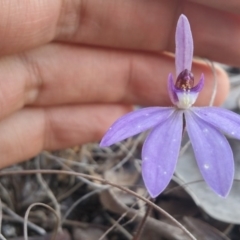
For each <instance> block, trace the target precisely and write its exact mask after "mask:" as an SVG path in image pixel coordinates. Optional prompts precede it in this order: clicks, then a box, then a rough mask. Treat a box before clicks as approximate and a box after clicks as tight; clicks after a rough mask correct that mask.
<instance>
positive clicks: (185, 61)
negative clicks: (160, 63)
mask: <svg viewBox="0 0 240 240" xmlns="http://www.w3.org/2000/svg"><path fill="white" fill-rule="evenodd" d="M175 41H176V51H175V54H176V56H175V64H176V71H177V76H178V75H179V74H180V73H181V72H182V71H183V70H185V69H187V70H189V71H191V68H192V58H193V38H192V32H191V28H190V25H189V22H188V19H187V17H186V16H184V15H183V14H182V15H181V16H180V17H179V19H178V22H177V29H176V36H175Z"/></svg>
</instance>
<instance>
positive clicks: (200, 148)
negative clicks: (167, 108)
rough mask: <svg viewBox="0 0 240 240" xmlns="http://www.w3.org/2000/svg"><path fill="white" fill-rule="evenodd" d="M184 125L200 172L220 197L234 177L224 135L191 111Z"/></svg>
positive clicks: (231, 156) (228, 187) (230, 156)
mask: <svg viewBox="0 0 240 240" xmlns="http://www.w3.org/2000/svg"><path fill="white" fill-rule="evenodd" d="M185 118H186V126H187V131H188V135H189V138H190V140H191V143H192V146H193V151H194V154H195V158H196V160H197V163H198V167H199V169H200V172H201V173H202V176H203V178H204V179H205V181H206V182H207V183H208V185H209V186H210V187H211V188H212V189H213V191H215V192H216V193H217V194H219V195H220V196H222V197H225V196H227V195H228V193H229V191H230V189H231V186H232V183H233V177H234V160H233V154H232V150H231V147H230V145H229V143H228V141H227V139H226V138H225V136H224V135H223V134H222V133H221V132H219V131H218V130H217V129H216V128H214V127H213V126H212V125H210V124H208V123H207V122H205V121H203V120H202V119H201V118H199V117H198V116H197V115H195V114H193V112H191V111H186V112H185Z"/></svg>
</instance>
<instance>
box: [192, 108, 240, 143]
mask: <svg viewBox="0 0 240 240" xmlns="http://www.w3.org/2000/svg"><path fill="white" fill-rule="evenodd" d="M192 110H193V112H194V113H195V114H197V116H198V117H200V118H201V119H202V120H204V121H205V122H208V123H210V124H212V125H213V126H214V127H216V128H218V129H219V130H221V131H222V132H223V133H224V134H227V135H229V136H231V137H233V138H237V139H240V116H239V115H238V114H236V113H234V112H232V111H229V110H227V109H224V108H219V107H201V108H197V107H196V108H192Z"/></svg>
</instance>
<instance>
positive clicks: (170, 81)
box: [168, 73, 178, 105]
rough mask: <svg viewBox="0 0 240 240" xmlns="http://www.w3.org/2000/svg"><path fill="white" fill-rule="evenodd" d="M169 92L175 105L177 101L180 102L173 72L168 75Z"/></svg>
mask: <svg viewBox="0 0 240 240" xmlns="http://www.w3.org/2000/svg"><path fill="white" fill-rule="evenodd" d="M168 94H169V97H170V99H171V102H172V103H173V104H174V105H176V103H177V102H178V97H177V95H176V89H175V85H174V80H173V76H172V74H171V73H170V74H169V75H168Z"/></svg>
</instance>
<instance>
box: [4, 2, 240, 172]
mask: <svg viewBox="0 0 240 240" xmlns="http://www.w3.org/2000/svg"><path fill="white" fill-rule="evenodd" d="M198 2H199V3H201V4H199V3H198ZM181 13H183V14H185V15H186V16H187V17H188V19H189V22H190V24H191V28H192V32H193V38H194V46H195V51H194V54H195V55H196V56H199V57H203V58H208V59H210V60H213V61H219V62H222V63H225V64H230V65H235V66H240V27H239V26H240V2H239V1H238V0H232V1H231V0H229V1H227V4H226V3H225V1H224V0H206V1H205V0H201V1H200V0H191V1H179V0H171V1H169V0H115V1H113V0H62V1H60V0H52V1H49V0H31V1H29V0H21V1H19V0H11V1H5V0H0V110H1V111H0V154H1V160H0V168H3V167H5V166H9V165H11V164H13V163H17V162H20V161H23V160H25V159H28V158H30V157H33V156H35V155H36V154H38V153H39V152H40V151H41V150H44V149H45V150H54V149H61V148H66V147H70V146H74V145H79V144H84V143H87V142H91V141H98V140H100V139H101V137H102V136H103V134H104V133H105V131H106V130H107V129H108V127H109V126H110V125H111V124H112V123H113V122H114V121H115V120H116V119H117V118H118V117H120V116H121V115H123V114H125V113H127V112H128V111H130V110H131V109H132V105H133V104H139V105H144V106H154V105H158V106H168V105H170V104H171V103H170V99H169V97H168V93H167V76H168V74H169V73H170V72H172V73H174V72H175V70H174V69H175V67H174V56H173V55H171V54H169V53H167V52H170V53H171V52H174V32H175V27H176V22H177V19H178V17H179V15H180V14H181ZM202 72H203V73H204V75H205V87H204V89H203V91H202V92H201V94H200V96H199V98H198V101H197V103H196V105H208V104H209V101H210V98H211V94H212V88H213V73H212V70H211V68H210V67H209V65H208V64H207V63H206V62H204V61H194V63H193V73H194V75H195V80H196V81H198V79H199V77H200V74H201V73H202ZM216 76H217V78H216V79H217V83H218V87H217V95H216V99H215V105H220V104H221V103H222V102H223V101H224V99H225V98H226V96H227V94H228V90H229V83H228V77H227V75H226V73H225V72H224V71H223V70H221V69H220V68H216Z"/></svg>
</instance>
